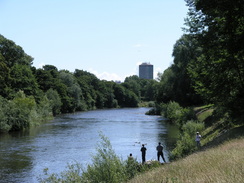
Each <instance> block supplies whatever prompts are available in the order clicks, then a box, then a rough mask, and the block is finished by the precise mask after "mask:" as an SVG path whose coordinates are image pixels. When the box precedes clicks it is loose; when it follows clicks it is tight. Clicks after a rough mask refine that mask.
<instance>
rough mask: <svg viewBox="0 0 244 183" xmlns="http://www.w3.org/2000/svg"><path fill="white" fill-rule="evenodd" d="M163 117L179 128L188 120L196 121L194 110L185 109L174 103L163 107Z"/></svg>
mask: <svg viewBox="0 0 244 183" xmlns="http://www.w3.org/2000/svg"><path fill="white" fill-rule="evenodd" d="M163 116H164V117H165V118H168V119H169V120H170V121H171V122H172V123H174V124H177V125H179V126H182V125H183V124H185V123H186V121H188V120H192V119H196V116H195V112H194V110H193V109H191V108H183V107H181V106H180V105H179V104H178V103H177V102H172V101H171V102H169V103H168V104H164V105H163Z"/></svg>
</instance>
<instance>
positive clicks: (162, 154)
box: [156, 142, 166, 163]
mask: <svg viewBox="0 0 244 183" xmlns="http://www.w3.org/2000/svg"><path fill="white" fill-rule="evenodd" d="M156 149H157V156H158V161H159V162H160V156H161V157H162V159H163V161H164V162H165V163H166V161H165V159H164V153H163V149H164V148H163V146H162V145H161V143H160V142H159V143H158V146H157V147H156Z"/></svg>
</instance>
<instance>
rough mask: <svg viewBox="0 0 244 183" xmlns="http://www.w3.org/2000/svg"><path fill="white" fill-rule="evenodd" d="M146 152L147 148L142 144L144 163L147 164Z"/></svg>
mask: <svg viewBox="0 0 244 183" xmlns="http://www.w3.org/2000/svg"><path fill="white" fill-rule="evenodd" d="M146 150H147V148H145V147H144V144H142V148H141V156H142V163H145V162H146Z"/></svg>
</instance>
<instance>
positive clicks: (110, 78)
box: [88, 68, 125, 82]
mask: <svg viewBox="0 0 244 183" xmlns="http://www.w3.org/2000/svg"><path fill="white" fill-rule="evenodd" d="M88 72H91V73H93V74H95V75H96V76H97V77H98V78H99V79H101V80H107V81H121V82H123V81H124V79H125V78H122V77H120V76H119V75H117V74H115V73H108V72H102V73H99V72H98V71H96V70H94V69H92V68H90V69H89V71H88Z"/></svg>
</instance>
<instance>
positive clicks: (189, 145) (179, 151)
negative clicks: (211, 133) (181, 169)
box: [170, 120, 204, 160]
mask: <svg viewBox="0 0 244 183" xmlns="http://www.w3.org/2000/svg"><path fill="white" fill-rule="evenodd" d="M203 129H204V123H201V122H197V121H193V120H191V121H187V123H186V124H184V125H183V126H182V135H181V136H180V139H179V140H178V141H177V143H176V147H175V148H174V149H173V151H172V153H171V155H170V159H171V160H174V159H178V158H181V157H184V156H186V155H188V154H190V153H192V152H193V151H195V150H196V142H195V135H196V132H197V131H199V132H201V131H203Z"/></svg>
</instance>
